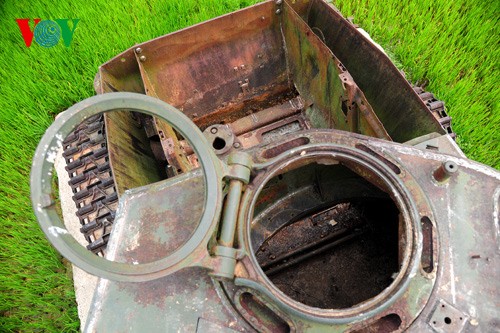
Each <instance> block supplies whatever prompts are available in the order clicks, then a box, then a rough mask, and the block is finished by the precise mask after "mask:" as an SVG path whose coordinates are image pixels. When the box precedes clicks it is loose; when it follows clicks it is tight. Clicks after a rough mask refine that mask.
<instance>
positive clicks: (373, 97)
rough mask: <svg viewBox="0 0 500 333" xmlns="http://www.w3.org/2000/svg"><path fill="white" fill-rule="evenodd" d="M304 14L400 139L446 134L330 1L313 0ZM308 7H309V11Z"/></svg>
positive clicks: (385, 59)
mask: <svg viewBox="0 0 500 333" xmlns="http://www.w3.org/2000/svg"><path fill="white" fill-rule="evenodd" d="M297 8H299V9H300V8H301V9H302V10H304V11H303V12H301V13H300V14H301V15H302V17H303V18H304V20H305V21H306V22H307V23H308V25H309V26H311V27H314V29H313V31H314V33H316V34H317V35H318V36H319V37H320V38H321V39H322V40H323V41H324V43H325V44H326V45H327V46H328V47H329V48H330V49H331V50H332V52H333V53H334V54H335V55H336V56H337V57H338V58H339V60H340V61H341V62H342V64H343V65H344V66H345V67H346V68H347V70H348V71H349V73H350V74H351V75H352V77H353V78H354V80H355V82H356V83H357V84H358V86H359V87H360V89H361V90H362V91H363V93H364V95H365V96H366V98H367V99H368V101H369V103H370V104H371V106H372V107H373V109H374V110H375V112H376V114H377V116H378V118H379V119H380V121H381V122H382V123H383V124H384V127H385V129H386V130H387V132H388V133H389V135H390V136H391V137H392V139H393V140H394V141H396V142H405V141H408V140H411V139H413V138H415V137H418V136H422V135H424V134H428V133H432V132H436V133H440V134H446V133H445V132H444V130H443V129H442V127H441V126H440V124H439V123H438V121H437V120H436V119H435V118H434V117H433V116H432V115H431V113H430V112H429V111H428V109H427V107H426V105H425V104H424V103H423V102H422V101H421V100H420V99H419V98H418V96H417V94H416V93H415V92H414V91H413V89H412V87H411V86H410V84H409V83H408V81H407V80H406V78H405V77H404V76H403V75H402V74H401V73H400V72H399V70H398V69H397V68H396V67H395V66H394V64H393V63H392V62H391V60H390V59H389V58H388V57H387V55H385V54H384V53H383V52H382V51H380V50H379V49H378V48H377V47H376V46H375V45H373V44H372V43H371V42H370V41H368V39H366V38H365V37H364V36H362V35H361V34H360V33H359V32H358V31H357V29H356V27H354V26H353V25H352V24H351V23H350V22H349V21H347V20H346V19H345V18H343V17H342V15H341V14H340V13H338V12H337V11H335V9H334V8H333V7H332V6H331V5H329V4H328V3H326V2H324V1H322V0H311V1H310V2H309V6H307V7H305V6H302V7H297ZM306 9H307V10H306Z"/></svg>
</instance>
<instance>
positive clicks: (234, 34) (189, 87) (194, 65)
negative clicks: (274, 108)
mask: <svg viewBox="0 0 500 333" xmlns="http://www.w3.org/2000/svg"><path fill="white" fill-rule="evenodd" d="M273 9H274V5H273V4H272V3H271V2H267V3H264V4H261V5H257V6H253V7H249V8H248V9H247V10H245V11H239V12H235V13H232V14H229V15H225V16H222V17H220V18H218V19H217V23H213V22H212V21H208V22H204V23H201V24H199V25H196V26H193V27H191V28H189V29H185V30H181V31H179V32H176V33H173V34H170V35H167V36H164V37H160V38H157V39H155V40H153V41H151V42H147V43H144V44H139V45H138V47H140V48H142V50H143V51H142V53H141V56H144V57H146V60H145V61H144V62H143V63H142V67H143V68H144V72H145V74H146V75H147V76H148V77H149V80H150V82H151V84H152V85H153V86H154V87H155V92H156V94H157V96H158V97H159V98H160V99H162V100H164V101H167V102H168V103H170V104H172V105H173V106H175V107H177V108H179V109H180V110H181V111H183V112H184V113H185V114H187V115H188V116H190V117H191V118H193V119H194V120H195V122H196V123H197V124H198V126H200V127H201V128H202V129H204V128H205V127H206V126H207V124H209V123H212V124H213V123H218V122H220V121H222V120H225V121H232V120H231V118H232V119H233V120H235V119H236V118H235V114H238V116H237V117H238V118H239V117H241V115H244V114H245V112H247V111H248V110H251V109H250V108H251V107H252V106H253V105H259V104H267V103H268V102H269V101H270V100H272V99H273V98H274V97H273V96H278V95H279V94H281V93H282V92H284V91H287V90H288V89H290V84H289V82H288V78H287V75H286V67H285V63H286V61H285V54H284V50H283V48H282V43H281V40H280V39H281V37H280V33H279V25H278V24H277V21H278V18H277V17H276V15H274V10H273Z"/></svg>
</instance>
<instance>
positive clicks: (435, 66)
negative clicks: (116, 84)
mask: <svg viewBox="0 0 500 333" xmlns="http://www.w3.org/2000/svg"><path fill="white" fill-rule="evenodd" d="M254 2H256V1H255V0H246V1H245V0H241V1H238V0H225V1H220V0H219V1H217V0H197V1H195V0H185V1H184V0H183V1H173V0H163V1H154V0H152V1H148V2H147V3H144V2H143V1H120V2H115V1H109V0H108V1H104V0H99V1H94V2H90V1H83V0H72V1H69V0H61V1H58V2H57V3H55V2H54V3H51V4H50V5H47V4H45V3H43V2H42V1H40V0H33V1H31V2H29V3H28V2H27V3H24V2H23V1H13V0H5V1H2V2H0V26H1V27H2V32H1V37H2V38H1V40H0V43H1V47H0V59H1V66H0V91H1V98H0V120H1V126H0V191H1V193H0V248H1V251H0V332H37V331H38V332H63V331H69V332H72V331H77V330H78V329H79V323H78V317H77V311H76V303H75V300H74V292H73V289H72V283H71V272H70V271H69V270H68V269H67V268H66V264H65V263H64V261H62V260H61V257H60V256H59V255H58V254H57V253H56V252H55V251H54V250H53V249H52V247H50V246H49V245H48V243H47V241H46V240H45V238H44V236H43V235H42V232H41V231H40V229H39V227H38V225H37V223H36V221H35V218H34V216H33V213H32V212H31V204H30V200H29V183H28V179H29V172H30V167H31V159H32V154H33V152H34V150H35V148H36V145H37V143H38V141H39V139H40V138H41V136H42V135H43V133H44V131H45V129H46V128H47V127H48V126H49V125H50V123H51V122H52V121H53V119H54V117H55V115H56V114H57V113H59V112H61V111H63V110H64V109H66V108H68V107H69V106H71V105H72V104H74V103H76V102H78V101H80V100H82V99H84V98H86V97H89V96H92V95H93V94H94V92H93V88H92V83H93V78H94V75H95V73H96V71H97V68H98V66H99V65H100V64H102V63H103V62H105V61H107V60H108V59H110V58H111V57H113V56H114V55H116V54H117V53H119V52H121V51H123V50H125V49H127V48H129V47H131V46H132V45H134V44H135V43H139V42H143V41H146V40H149V39H151V38H154V37H157V36H161V35H163V34H165V33H168V32H171V31H175V30H178V29H180V28H183V27H186V26H189V25H191V24H194V23H197V22H200V21H203V20H206V19H208V18H212V17H215V16H218V15H221V14H224V13H227V12H230V11H233V10H236V9H239V8H242V7H245V6H247V5H250V4H251V3H254ZM336 5H337V7H338V8H339V9H340V10H341V11H342V12H343V13H344V15H346V16H355V22H356V23H358V24H360V25H361V26H362V27H363V28H364V29H365V30H367V31H368V32H369V33H370V34H371V35H372V37H373V38H374V39H375V40H377V41H378V42H379V43H380V44H381V45H382V46H384V47H385V48H386V49H387V50H388V51H389V52H390V54H391V55H392V56H393V58H394V60H395V61H396V63H397V64H398V65H399V66H400V67H401V68H402V69H403V70H405V72H406V73H407V75H408V76H409V77H410V78H411V79H412V81H414V82H415V81H428V82H429V85H428V87H427V88H428V90H430V91H432V92H434V93H435V94H436V95H437V97H438V98H440V99H442V100H444V101H445V102H446V105H447V107H448V112H449V114H450V115H451V116H452V117H453V128H454V130H455V131H456V132H457V134H458V142H459V144H460V146H461V147H462V149H463V150H464V152H465V153H466V154H467V156H469V158H472V159H475V160H477V161H480V162H482V163H485V164H488V165H490V166H493V167H495V168H497V169H500V141H499V140H500V135H499V130H500V114H499V88H498V84H499V80H498V65H499V63H498V62H499V59H500V54H499V52H500V51H499V48H498V36H499V35H500V34H499V32H500V31H499V29H500V28H499V24H498V23H499V22H498V20H499V19H498V18H499V15H498V14H499V8H498V6H495V5H494V2H493V3H491V2H485V1H472V0H456V1H449V0H434V1H430V0H421V1H409V0H403V1H402V0H387V1H374V0H369V1H366V0H365V1H360V0H345V1H342V2H341V3H340V2H339V3H336ZM16 18H41V19H57V18H80V20H81V21H80V22H79V23H78V28H77V30H76V32H75V34H74V38H73V41H72V44H71V47H69V48H66V47H65V46H64V45H63V44H62V41H61V42H60V43H59V45H57V46H55V47H53V48H42V47H40V46H38V45H37V44H36V43H35V42H33V45H32V46H31V48H29V49H28V48H26V46H25V45H24V41H23V39H22V37H21V33H20V31H19V28H18V27H17V24H16V22H15V19H16Z"/></svg>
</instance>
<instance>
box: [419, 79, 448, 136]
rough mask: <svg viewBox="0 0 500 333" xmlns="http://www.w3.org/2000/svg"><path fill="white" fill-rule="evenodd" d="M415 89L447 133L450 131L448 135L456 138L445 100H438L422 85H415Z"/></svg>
mask: <svg viewBox="0 0 500 333" xmlns="http://www.w3.org/2000/svg"><path fill="white" fill-rule="evenodd" d="M413 90H414V91H415V92H416V93H417V95H418V97H420V99H421V100H422V101H423V102H424V103H425V105H426V106H427V109H429V112H430V113H431V114H432V115H433V116H434V118H436V119H437V121H439V124H440V125H441V127H442V128H443V129H444V130H445V131H446V133H448V135H450V136H451V137H452V138H453V139H455V138H456V136H457V135H456V134H455V132H453V129H452V128H451V117H450V116H449V115H448V113H447V112H446V108H445V106H444V102H443V101H440V100H438V99H437V98H436V97H435V96H434V94H433V93H430V92H428V91H425V90H424V89H423V88H422V87H419V86H413Z"/></svg>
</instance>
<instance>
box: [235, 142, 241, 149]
mask: <svg viewBox="0 0 500 333" xmlns="http://www.w3.org/2000/svg"><path fill="white" fill-rule="evenodd" d="M233 147H234V148H236V149H238V148H240V147H241V145H240V143H239V142H235V143H233Z"/></svg>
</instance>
